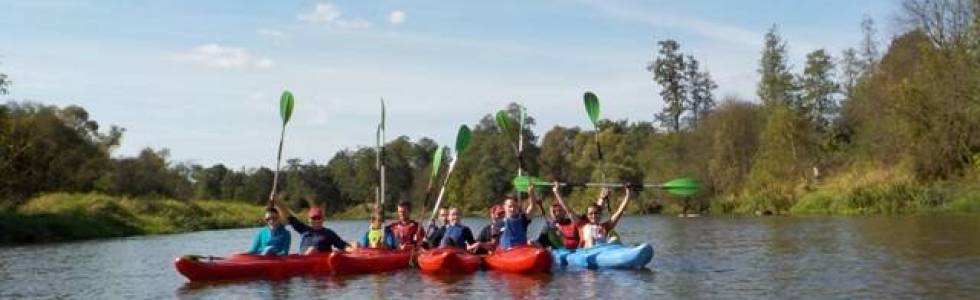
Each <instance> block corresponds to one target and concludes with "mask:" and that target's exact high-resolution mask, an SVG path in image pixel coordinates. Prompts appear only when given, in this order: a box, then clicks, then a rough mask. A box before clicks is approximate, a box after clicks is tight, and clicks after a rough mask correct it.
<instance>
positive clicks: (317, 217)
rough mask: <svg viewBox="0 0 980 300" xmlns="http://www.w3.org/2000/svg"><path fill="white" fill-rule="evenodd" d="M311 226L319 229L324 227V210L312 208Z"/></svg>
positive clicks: (310, 214) (310, 213) (310, 215)
mask: <svg viewBox="0 0 980 300" xmlns="http://www.w3.org/2000/svg"><path fill="white" fill-rule="evenodd" d="M308 214H309V217H310V226H311V227H313V228H315V229H317V228H321V227H323V210H321V209H320V208H319V207H316V206H314V207H310V211H309V213H308Z"/></svg>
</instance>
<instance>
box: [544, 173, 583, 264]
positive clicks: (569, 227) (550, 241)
mask: <svg viewBox="0 0 980 300" xmlns="http://www.w3.org/2000/svg"><path fill="white" fill-rule="evenodd" d="M559 190H560V186H559V184H558V183H557V182H555V183H553V184H552V187H551V192H552V193H553V194H554V195H555V202H556V203H554V204H552V205H551V209H550V211H549V212H550V213H551V216H550V218H549V219H548V225H547V226H545V227H544V230H542V232H541V235H540V236H539V237H538V243H539V244H542V245H546V246H549V247H551V248H554V249H575V248H578V245H579V243H580V242H581V239H580V238H579V230H581V228H582V225H585V223H587V222H588V219H587V218H586V217H585V216H583V215H579V214H576V213H575V212H574V211H572V210H571V209H570V208H569V207H568V206H567V205H565V201H564V200H563V199H562V198H561V194H560V193H559Z"/></svg>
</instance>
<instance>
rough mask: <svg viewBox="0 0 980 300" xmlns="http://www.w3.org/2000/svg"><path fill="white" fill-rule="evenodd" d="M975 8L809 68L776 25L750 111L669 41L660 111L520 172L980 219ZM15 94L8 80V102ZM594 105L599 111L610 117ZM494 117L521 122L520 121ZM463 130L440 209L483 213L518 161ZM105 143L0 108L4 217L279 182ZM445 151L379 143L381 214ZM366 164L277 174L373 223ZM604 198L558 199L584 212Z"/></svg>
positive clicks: (53, 121) (658, 200)
mask: <svg viewBox="0 0 980 300" xmlns="http://www.w3.org/2000/svg"><path fill="white" fill-rule="evenodd" d="M978 10H980V1H978V0H947V1H941V0H907V1H903V2H902V3H901V9H900V11H899V12H898V13H897V16H898V19H900V20H901V22H900V24H901V25H900V26H904V27H903V28H901V30H898V31H899V32H901V34H898V35H896V36H894V37H892V38H891V39H890V40H889V42H888V43H884V44H879V43H878V42H876V41H878V37H877V34H878V31H877V28H876V26H875V23H874V22H873V21H872V20H871V19H866V20H865V21H864V22H862V24H860V27H857V26H855V28H856V29H857V28H860V30H861V31H862V32H863V34H864V39H863V42H861V43H860V44H859V45H856V46H855V47H854V48H850V49H847V50H845V51H843V52H842V53H838V54H834V53H830V52H828V51H827V50H825V49H812V51H811V52H809V53H808V54H807V55H806V57H805V64H804V65H803V66H802V67H801V68H800V69H801V70H795V68H794V67H793V66H791V65H790V64H789V62H788V61H789V59H790V57H788V55H789V54H788V51H787V47H789V45H790V42H791V41H787V40H785V39H784V38H783V37H781V36H780V33H779V30H778V27H777V26H773V27H772V28H771V29H770V30H769V31H768V32H767V33H766V34H765V36H764V37H762V38H763V40H764V47H763V49H761V51H760V52H761V57H760V59H759V64H758V69H757V70H756V71H757V72H758V74H759V78H760V79H759V81H758V86H757V94H756V95H755V96H756V98H754V99H742V98H738V97H724V98H721V99H716V96H715V95H714V94H713V91H714V89H715V88H716V87H717V85H716V84H715V83H714V82H713V81H712V80H711V76H710V74H708V72H707V71H704V70H705V68H704V67H703V66H700V64H699V63H698V61H697V59H696V58H695V57H692V56H690V55H685V54H684V53H683V51H682V47H681V45H680V43H679V42H678V41H675V40H663V41H659V42H658V43H657V45H658V49H656V50H657V51H656V52H655V54H654V55H653V58H652V59H651V61H650V62H648V63H647V64H646V67H647V70H648V71H649V76H650V78H651V80H652V83H654V84H655V85H657V86H659V90H660V95H659V96H660V97H659V98H655V99H651V101H662V102H663V103H664V109H663V111H660V112H650V115H651V119H650V120H644V121H636V120H634V121H629V120H615V119H604V120H602V121H600V123H599V126H598V131H599V132H598V135H596V132H595V131H594V130H593V129H592V128H579V127H564V126H554V127H552V128H550V129H548V130H546V131H543V134H540V133H538V132H535V131H533V130H530V129H526V130H525V135H526V136H527V138H528V141H529V142H530V143H529V144H528V147H527V149H526V150H525V153H524V158H525V161H526V163H527V165H526V168H527V170H528V171H529V172H530V173H531V174H536V175H539V176H540V177H542V178H545V179H548V180H552V179H553V180H562V181H572V182H583V181H599V179H600V178H602V177H603V176H602V174H604V177H605V178H606V180H607V181H614V182H634V183H638V182H651V183H659V182H663V181H666V180H669V179H671V178H674V177H679V176H691V177H694V178H697V179H699V180H700V181H702V182H703V184H704V188H703V191H702V192H701V193H699V194H698V195H696V196H695V197H691V198H675V197H672V196H669V195H667V194H665V193H662V192H659V191H655V190H647V191H643V192H642V193H640V194H639V195H637V198H636V199H637V201H636V205H633V206H632V207H630V210H631V211H633V212H639V213H653V212H664V211H666V212H676V211H680V210H688V211H693V212H711V213H757V212H772V213H779V214H781V213H797V214H803V213H835V214H878V213H915V212H933V211H953V212H980V184H978V183H980V130H978V128H980V21H978V18H980V11H978ZM12 83H13V82H12V81H11V78H9V77H8V76H7V75H5V74H0V95H3V94H6V93H7V92H8V89H9V88H15V87H16V86H15V85H14V84H12ZM582 92H585V91H582ZM596 92H598V95H599V98H600V99H601V100H602V101H603V103H615V99H603V98H602V93H601V91H596ZM300 101H302V99H300ZM270 105H271V101H270ZM568 105H574V106H580V105H581V102H580V101H579V100H578V99H569V104H568ZM502 109H506V110H507V111H509V112H510V114H511V115H512V116H513V117H516V116H517V113H518V109H519V108H518V106H517V105H516V104H514V103H511V104H509V105H507V106H506V107H502ZM533 113H534V112H533V111H532V112H530V114H531V117H530V118H529V121H528V123H529V125H532V126H533V125H535V124H534V120H533ZM470 126H471V127H472V128H473V138H472V144H471V145H470V147H469V148H468V149H467V150H466V151H465V152H464V153H461V154H460V155H459V159H460V160H459V163H458V165H457V166H456V168H457V169H456V172H455V173H454V174H453V177H452V178H451V179H450V181H449V185H448V187H447V193H446V201H447V204H448V205H452V206H459V207H461V208H463V209H464V210H465V211H467V212H470V213H478V212H481V211H484V210H486V208H487V207H488V206H489V205H491V204H493V203H496V202H497V201H499V200H500V199H501V198H502V196H503V195H505V194H507V193H509V192H512V187H511V183H510V182H511V179H512V178H513V176H514V174H515V171H516V169H517V161H516V159H515V158H514V157H513V155H509V154H510V153H512V150H511V148H510V147H511V146H510V144H509V143H511V141H510V140H509V139H508V137H507V136H506V135H504V134H501V133H500V129H499V128H497V125H496V123H495V122H494V117H493V112H488V114H487V115H486V116H485V117H484V118H482V119H481V120H477V122H476V123H475V124H470ZM103 127H104V126H101V125H100V124H99V123H98V122H96V121H95V120H91V119H90V118H89V116H88V113H87V111H86V110H85V109H84V108H82V107H79V106H67V107H55V106H49V105H43V104H38V103H35V102H26V101H22V102H8V103H7V104H4V105H2V106H0V211H6V212H5V213H4V214H3V215H4V216H17V215H23V214H28V213H32V214H34V213H41V211H43V209H38V207H37V205H36V204H32V202H35V201H41V200H38V199H43V198H44V196H41V195H44V194H48V193H97V194H105V195H110V196H119V197H125V198H126V199H147V200H146V201H162V200H160V199H176V201H178V202H186V203H193V202H195V201H203V200H206V199H226V201H231V202H250V203H255V204H263V203H264V202H265V201H266V200H267V198H268V194H269V191H270V188H271V185H272V177H273V170H270V169H268V168H247V169H239V170H234V169H229V168H228V167H226V166H224V165H222V164H216V165H212V166H202V165H196V164H188V163H183V162H176V161H173V160H171V159H170V158H169V155H168V151H167V150H166V149H160V150H156V149H145V150H143V151H142V152H141V153H139V155H137V156H135V157H117V158H114V157H113V156H112V151H113V149H114V148H115V147H116V146H117V145H118V144H119V142H120V140H121V138H122V136H123V133H124V130H123V129H122V128H120V127H116V126H110V127H109V128H108V129H106V128H103ZM596 136H598V139H599V141H600V144H601V145H602V148H603V154H604V156H605V157H604V163H603V164H602V166H603V167H602V168H599V167H598V166H599V164H598V160H597V156H596V153H595V151H596V149H595V145H594V139H595V138H596ZM270 138H272V137H270ZM287 144H288V141H287ZM437 147H439V145H436V144H435V142H434V141H432V140H431V139H428V138H422V139H419V140H412V139H410V138H408V137H404V136H403V137H397V138H395V139H393V140H391V141H388V142H387V143H386V145H385V148H384V149H385V156H384V157H385V165H386V168H387V179H386V182H387V189H388V193H387V195H386V199H387V201H386V203H388V205H389V207H387V210H389V211H391V210H393V205H394V203H396V202H398V201H399V200H403V199H404V200H410V201H412V202H413V203H415V204H416V206H421V205H422V203H423V202H424V199H423V198H424V195H425V187H426V184H427V182H428V174H429V173H430V171H431V170H430V169H429V168H430V164H431V159H432V154H433V152H434V151H435V150H436V149H437ZM446 150H450V149H448V148H447V149H446ZM375 151H376V149H375V148H373V147H361V148H355V149H347V150H343V151H340V152H338V153H336V154H335V155H334V156H333V157H331V158H329V159H328V160H325V161H301V160H297V159H290V160H287V162H286V164H285V166H284V167H283V170H282V171H283V176H284V177H282V178H283V179H284V180H282V181H281V182H280V184H281V185H280V191H282V198H283V199H284V200H285V201H286V202H287V203H289V205H290V206H292V207H293V208H295V209H302V208H305V207H308V206H310V205H322V206H324V207H325V208H326V211H327V212H328V213H329V214H331V215H334V216H349V217H355V216H363V215H365V214H367V211H368V203H371V202H372V201H373V199H374V197H375V194H374V186H376V185H377V183H378V178H379V176H378V170H377V169H376V168H375V155H376V152H375ZM448 152H449V151H447V153H448ZM443 167H445V166H443ZM439 182H441V180H440V181H439ZM597 192H598V191H596V190H581V189H573V190H564V191H563V193H565V194H567V196H568V197H569V199H571V202H572V203H573V206H576V207H582V206H584V203H586V202H587V201H590V199H593V198H594V197H595V195H596V194H597ZM39 196H40V197H39ZM66 198H71V197H66ZM154 199H156V200H154ZM136 201H138V200H136ZM49 202H50V201H49ZM429 203H431V200H430V202H429ZM25 207H31V209H30V210H28V209H25ZM0 223H2V222H0Z"/></svg>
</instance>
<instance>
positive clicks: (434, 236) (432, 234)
mask: <svg viewBox="0 0 980 300" xmlns="http://www.w3.org/2000/svg"><path fill="white" fill-rule="evenodd" d="M438 211H439V212H438V216H439V217H438V218H436V219H432V222H430V223H429V228H427V229H426V230H425V232H426V236H425V244H426V247H428V248H436V247H439V243H440V242H442V236H443V233H445V232H446V223H448V222H447V220H446V219H447V218H448V217H449V212H448V210H447V209H446V208H445V207H440V208H439V210H438Z"/></svg>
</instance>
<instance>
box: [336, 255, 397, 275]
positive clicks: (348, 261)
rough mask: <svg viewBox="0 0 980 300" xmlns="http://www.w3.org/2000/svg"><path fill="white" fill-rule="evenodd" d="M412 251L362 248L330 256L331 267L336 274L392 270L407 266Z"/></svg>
mask: <svg viewBox="0 0 980 300" xmlns="http://www.w3.org/2000/svg"><path fill="white" fill-rule="evenodd" d="M411 260H412V252H411V251H407V250H386V249H368V248H361V249H356V250H354V251H351V252H344V253H335V254H334V255H331V256H330V267H331V269H332V270H333V273H334V274H336V275H348V274H370V273H383V272H391V271H395V270H398V269H403V268H407V267H408V264H409V262H410V261H411Z"/></svg>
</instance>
